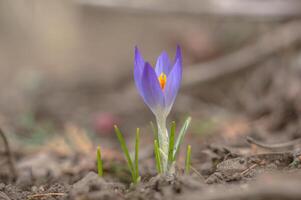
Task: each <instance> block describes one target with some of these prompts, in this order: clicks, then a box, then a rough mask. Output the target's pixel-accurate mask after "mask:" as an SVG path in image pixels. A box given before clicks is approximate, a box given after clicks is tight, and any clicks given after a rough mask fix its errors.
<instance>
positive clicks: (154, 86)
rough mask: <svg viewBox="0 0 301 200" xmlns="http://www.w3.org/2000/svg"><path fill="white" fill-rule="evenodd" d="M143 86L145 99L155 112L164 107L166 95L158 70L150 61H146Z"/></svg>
mask: <svg viewBox="0 0 301 200" xmlns="http://www.w3.org/2000/svg"><path fill="white" fill-rule="evenodd" d="M141 86H142V90H143V99H144V101H145V103H146V104H147V105H148V106H149V108H150V109H151V110H152V112H153V113H154V114H156V113H157V112H158V111H159V110H162V108H163V107H164V97H163V92H162V89H161V87H160V85H159V81H158V78H157V75H156V72H155V71H154V69H153V68H152V66H151V65H150V64H149V63H147V62H146V63H145V66H144V70H143V73H142V79H141Z"/></svg>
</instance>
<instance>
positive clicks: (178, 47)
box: [174, 45, 182, 65]
mask: <svg viewBox="0 0 301 200" xmlns="http://www.w3.org/2000/svg"><path fill="white" fill-rule="evenodd" d="M178 59H179V60H180V64H181V65H182V52H181V47H180V46H179V45H177V51H176V56H175V59H174V63H176V62H177V60H178Z"/></svg>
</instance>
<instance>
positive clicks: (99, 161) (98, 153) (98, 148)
mask: <svg viewBox="0 0 301 200" xmlns="http://www.w3.org/2000/svg"><path fill="white" fill-rule="evenodd" d="M97 172H98V176H102V175H103V167H102V159H101V150H100V146H98V147H97Z"/></svg>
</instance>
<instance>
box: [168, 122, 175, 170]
mask: <svg viewBox="0 0 301 200" xmlns="http://www.w3.org/2000/svg"><path fill="white" fill-rule="evenodd" d="M175 132H176V122H174V121H173V122H172V123H171V127H170V135H169V145H168V158H167V160H168V165H170V164H171V163H173V161H174V156H173V151H174V145H175Z"/></svg>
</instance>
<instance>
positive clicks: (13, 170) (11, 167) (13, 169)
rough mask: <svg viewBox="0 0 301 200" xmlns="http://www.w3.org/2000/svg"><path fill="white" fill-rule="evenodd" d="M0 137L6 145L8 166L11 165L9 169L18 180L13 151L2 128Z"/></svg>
mask: <svg viewBox="0 0 301 200" xmlns="http://www.w3.org/2000/svg"><path fill="white" fill-rule="evenodd" d="M0 137H1V138H2V140H3V143H4V148H5V154H6V156H7V159H8V164H9V167H10V171H11V173H12V175H13V177H14V178H16V177H17V170H16V168H15V164H14V159H13V155H12V153H11V149H10V147H9V143H8V140H7V138H6V136H5V134H4V132H3V130H2V129H1V128H0Z"/></svg>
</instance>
